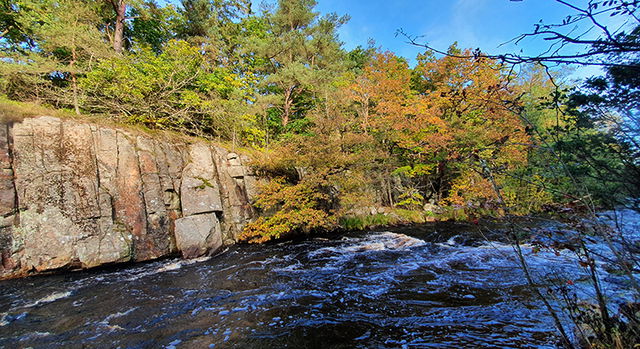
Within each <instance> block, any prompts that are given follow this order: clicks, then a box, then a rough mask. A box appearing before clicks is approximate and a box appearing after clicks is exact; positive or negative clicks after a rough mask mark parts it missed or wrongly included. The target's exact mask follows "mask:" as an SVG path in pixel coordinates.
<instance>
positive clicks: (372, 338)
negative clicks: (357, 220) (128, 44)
mask: <svg viewBox="0 0 640 349" xmlns="http://www.w3.org/2000/svg"><path fill="white" fill-rule="evenodd" d="M536 224H537V223H536ZM481 226H482V228H486V229H482V231H484V232H486V231H489V230H490V231H493V233H492V234H493V235H492V236H489V237H488V239H487V236H486V235H482V234H479V233H478V232H479V231H481V229H479V227H478V226H476V225H474V224H464V223H434V224H428V225H421V226H413V227H403V228H398V229H392V230H391V231H363V232H353V233H348V234H346V235H330V236H324V237H310V238H307V239H298V240H293V241H287V242H280V243H273V244H266V245H260V246H252V245H251V246H247V245H239V246H232V247H230V248H228V249H226V250H225V251H223V252H221V253H220V254H218V255H216V256H213V257H211V258H209V259H204V260H191V261H183V260H178V259H175V260H163V261H157V262H152V263H147V264H143V265H140V264H138V265H130V266H126V267H118V268H106V269H100V270H90V271H81V272H72V273H66V274H59V275H49V276H40V277H31V278H26V279H18V280H8V281H3V282H0V289H1V290H2V291H1V292H0V347H2V348H14V347H34V348H74V347H99V348H102V347H104V348H116V347H120V348H230V347H238V348H285V347H288V348H431V347H445V348H461V347H475V348H509V347H512V348H553V347H555V346H556V344H557V341H558V339H557V337H556V332H555V330H554V327H553V323H552V322H551V320H550V318H549V317H548V316H547V314H546V313H545V311H544V310H543V307H542V305H541V303H540V302H539V301H538V300H537V299H536V298H535V297H534V296H532V293H531V292H530V290H529V289H528V287H527V285H526V281H525V279H524V277H523V275H522V272H521V269H520V268H519V266H518V264H517V263H516V258H515V255H514V252H513V249H512V247H511V246H510V245H509V244H506V243H504V240H503V239H501V237H500V235H499V234H500V233H499V231H500V227H499V225H498V226H496V225H495V224H494V225H492V224H489V223H486V224H485V223H481ZM636 228H637V227H636ZM523 248H524V253H525V255H526V256H527V259H528V261H529V263H530V265H531V267H532V269H533V270H534V272H537V273H549V272H551V271H553V272H556V271H557V272H559V273H565V274H566V273H568V275H569V277H571V278H572V280H575V282H576V283H577V284H579V283H580V282H586V281H580V280H586V278H584V277H579V274H580V275H581V273H583V272H584V271H581V270H580V268H579V266H578V265H577V263H576V259H575V258H574V257H573V256H572V253H571V252H570V251H567V250H562V251H560V252H558V253H556V252H552V251H547V252H545V251H541V252H536V251H534V250H533V249H532V248H531V247H530V246H528V245H525V246H524V247H523ZM563 275H564V274H563ZM607 277H609V275H607ZM611 277H613V276H611ZM605 279H606V278H605ZM607 280H608V279H607ZM613 281H615V280H613ZM611 285H615V282H612V283H611ZM611 287H614V286H611Z"/></svg>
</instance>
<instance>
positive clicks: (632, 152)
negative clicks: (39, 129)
mask: <svg viewBox="0 0 640 349" xmlns="http://www.w3.org/2000/svg"><path fill="white" fill-rule="evenodd" d="M535 1H538V0H535ZM549 1H552V0H549ZM553 1H556V2H557V3H560V4H563V5H565V6H566V7H567V8H568V9H569V10H570V11H572V13H573V15H571V16H568V17H567V18H565V19H562V21H561V22H550V23H546V22H540V23H538V24H535V25H533V28H534V29H533V31H532V32H531V33H525V34H523V35H522V36H521V37H520V38H516V39H517V40H521V39H523V38H529V37H534V38H540V39H546V40H548V42H549V43H550V48H549V50H548V51H546V52H544V53H542V54H541V55H538V56H521V55H518V54H503V55H491V54H485V53H483V52H481V51H480V50H470V49H465V48H461V47H458V46H457V45H456V44H455V43H454V44H452V45H451V46H450V47H449V48H448V50H439V49H437V48H433V47H429V46H428V45H426V44H420V43H419V42H416V40H415V38H412V37H411V36H410V35H407V34H404V33H401V34H404V36H405V38H406V39H407V41H409V42H410V43H412V44H414V45H418V46H422V47H424V48H425V51H424V53H423V54H420V55H419V56H418V57H417V64H416V65H415V66H413V67H412V66H410V65H409V63H408V62H407V60H406V59H405V58H402V57H399V56H397V55H395V54H394V53H393V52H385V51H382V50H380V49H378V48H377V47H376V44H375V43H374V42H371V44H370V45H369V46H367V47H358V48H356V49H354V50H351V51H347V50H345V49H344V48H343V45H342V43H341V42H340V40H339V38H338V36H337V29H338V28H339V27H340V26H341V25H343V24H344V23H346V21H348V17H347V16H340V15H337V14H333V13H332V14H319V13H317V12H315V10H314V7H315V4H316V3H315V1H314V0H279V1H278V2H277V3H275V4H273V5H271V6H264V7H263V9H262V10H261V11H259V13H254V12H252V6H251V3H250V1H249V0H181V1H179V2H178V1H175V2H173V3H169V4H167V3H165V2H163V3H162V4H160V3H158V2H155V1H144V0H84V1H79V0H0V33H1V34H2V35H1V38H0V52H1V55H2V58H1V59H0V94H2V96H1V97H0V98H1V101H0V107H2V110H4V113H5V114H6V113H13V112H14V111H15V110H24V106H25V105H26V106H27V108H36V107H40V106H46V107H48V108H54V109H57V110H65V111H66V113H67V114H70V115H78V116H77V117H87V116H90V117H92V118H94V119H95V118H99V119H108V120H114V121H117V122H120V123H127V124H132V125H136V127H140V128H144V129H150V130H169V131H173V132H178V133H181V134H185V135H188V136H194V137H204V138H207V139H211V140H215V141H218V142H223V143H226V144H227V145H228V146H229V147H232V148H243V151H246V152H250V153H251V154H253V156H254V163H253V165H254V167H255V168H256V169H257V170H258V171H259V173H260V174H261V175H262V176H263V177H264V178H269V179H270V180H268V181H265V184H264V185H263V187H262V188H261V193H260V194H259V196H258V197H257V198H256V200H255V203H254V205H255V206H256V208H257V209H258V210H259V211H260V212H261V215H260V216H261V218H258V219H257V220H256V221H254V222H253V223H251V224H249V225H248V226H247V228H246V229H245V232H244V239H245V240H246V241H248V242H265V241H269V240H272V239H274V238H281V237H286V236H290V235H292V234H293V233H299V232H312V231H322V230H330V229H334V228H337V227H342V228H346V229H352V228H364V227H366V226H370V225H376V224H381V225H384V224H391V223H395V222H403V221H404V222H422V221H426V220H429V219H451V218H453V219H468V220H471V221H474V220H476V219H477V218H479V217H484V216H494V217H495V216H502V217H513V216H518V215H529V214H539V213H547V214H548V213H551V214H554V213H555V214H558V213H562V215H563V216H565V217H567V216H573V214H574V213H581V212H582V213H590V214H591V217H592V218H594V220H593V221H592V222H596V223H594V224H592V225H591V228H588V229H587V228H586V225H585V224H584V221H583V220H580V219H582V218H580V219H578V220H575V222H577V223H576V224H575V226H574V227H575V229H574V231H575V235H572V236H568V237H567V236H564V237H563V239H564V240H563V241H564V242H563V244H564V245H563V246H564V247H565V248H569V249H571V251H573V252H575V254H576V257H577V258H578V260H579V261H580V265H581V266H582V267H584V268H585V270H587V271H588V272H589V273H590V275H591V277H592V280H591V281H592V286H593V294H594V295H595V296H594V297H595V300H594V303H593V304H594V305H593V306H591V307H585V306H584V303H581V302H579V301H578V298H577V297H575V294H574V296H569V295H571V293H570V290H568V286H567V284H566V283H564V281H563V280H560V281H558V280H556V282H558V283H557V284H556V286H554V287H551V286H549V287H547V286H544V287H542V286H539V283H538V280H536V279H535V278H534V277H532V276H531V275H530V274H529V273H528V268H527V262H526V261H525V259H524V257H523V254H522V252H521V249H520V242H521V240H520V239H521V237H522V236H520V235H518V233H517V232H515V230H516V229H514V231H513V232H510V233H509V237H510V239H511V241H512V242H513V243H514V244H513V246H514V250H515V251H516V252H517V254H518V256H519V258H520V259H519V260H520V263H521V267H522V270H524V272H525V275H526V277H527V281H528V284H529V286H530V288H531V290H532V291H533V293H534V294H535V295H537V296H538V298H539V299H541V300H543V301H544V304H545V306H546V308H547V310H548V311H549V314H551V315H552V316H554V320H555V323H556V326H557V328H558V330H559V333H560V334H561V338H562V343H563V345H565V346H566V347H572V346H573V344H572V341H571V339H570V337H571V336H570V335H568V334H567V331H566V330H565V329H564V327H563V325H562V321H561V320H560V317H559V316H558V315H556V314H558V313H561V312H564V313H565V314H566V315H567V316H568V317H569V318H570V319H571V320H572V321H573V322H574V324H576V325H577V327H576V328H578V329H583V328H584V327H581V326H583V325H587V326H589V331H591V332H589V333H593V338H594V339H592V340H591V343H590V344H589V346H587V347H589V348H596V347H597V348H605V347H616V348H623V347H631V345H632V344H633V343H634V342H636V343H637V341H640V330H639V329H640V312H629V313H628V314H626V315H624V316H618V315H612V314H613V313H612V312H611V311H612V309H614V308H613V307H611V303H609V300H607V299H606V295H605V292H604V291H602V289H601V288H600V284H599V281H598V273H599V271H598V268H599V266H598V265H597V263H596V262H594V259H593V258H592V257H591V253H592V251H590V250H589V248H588V247H587V242H589V241H591V240H590V239H591V238H592V237H594V236H595V237H598V238H601V239H603V240H602V241H606V242H607V243H608V246H609V247H610V249H611V251H612V252H613V254H614V255H615V260H612V261H610V268H613V269H615V270H616V272H617V273H619V274H620V275H624V276H625V277H626V279H625V280H627V282H628V285H627V286H628V289H629V290H633V291H634V292H635V293H634V295H635V296H634V297H635V298H634V299H635V302H636V303H629V304H630V305H629V307H628V308H629V309H632V308H633V307H635V306H637V305H638V303H637V302H638V299H640V296H639V295H640V286H638V285H640V283H638V282H637V281H636V277H635V275H637V270H638V268H640V261H639V260H638V258H637V255H638V252H637V251H638V247H637V246H633V244H631V243H628V242H627V240H625V237H624V235H622V234H621V233H620V232H619V231H614V230H612V228H611V227H610V226H608V225H606V224H599V223H597V222H598V220H597V219H595V218H596V214H595V213H596V212H597V211H598V210H602V209H610V208H614V207H620V206H625V207H630V208H634V209H638V206H639V202H638V199H637V198H639V197H640V161H639V160H638V159H639V157H638V155H639V151H640V115H639V114H638V112H639V109H640V55H639V52H640V19H639V16H638V10H639V9H640V1H637V0H607V1H596V0H591V1H576V2H573V3H572V2H569V1H564V0H553ZM574 3H575V4H578V5H580V6H578V5H574ZM603 17H604V18H614V19H620V21H619V22H621V23H623V24H624V25H623V26H622V27H620V28H619V29H617V30H615V31H614V30H612V29H609V28H608V27H607V26H604V25H603V24H602V23H603V21H602V18H603ZM585 23H586V28H587V29H588V30H586V31H585V32H584V33H585V34H576V31H575V30H574V29H572V28H574V26H575V25H583V24H585ZM581 28H585V27H584V26H583V27H581ZM589 28H591V29H589ZM587 33H588V34H589V35H587ZM418 34H419V33H418ZM401 36H402V35H401ZM568 47H578V48H580V49H579V50H578V51H572V53H570V54H565V53H564V52H566V49H567V48H568ZM585 65H597V66H600V67H602V68H603V75H602V76H596V77H593V78H590V79H585V80H584V81H581V82H578V83H569V82H568V81H569V80H568V79H567V78H566V77H567V74H568V72H567V71H566V69H567V68H572V67H574V68H575V67H580V66H585ZM18 106H22V107H18ZM12 108H13V109H12ZM20 108H22V109H20ZM36 109H37V108H36ZM14 117H15V116H14ZM73 117H76V116H73ZM583 217H584V216H583ZM616 239H617V240H616ZM567 246H569V247H567ZM542 247H543V248H549V246H542ZM551 247H553V246H551ZM544 282H545V283H546V284H545V285H549V284H548V281H544ZM563 297H564V298H563ZM552 303H553V304H564V305H563V308H562V309H558V307H557V306H554V305H553V304H552ZM594 309H596V310H594ZM617 309H626V308H623V307H619V308H617ZM633 309H636V308H633ZM621 311H622V310H621ZM594 343H595V344H594ZM627 344H629V346H626V345H627Z"/></svg>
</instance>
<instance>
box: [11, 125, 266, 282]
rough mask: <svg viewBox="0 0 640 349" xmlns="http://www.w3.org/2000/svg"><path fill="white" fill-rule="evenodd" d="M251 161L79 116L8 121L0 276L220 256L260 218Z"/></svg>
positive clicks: (194, 143)
mask: <svg viewBox="0 0 640 349" xmlns="http://www.w3.org/2000/svg"><path fill="white" fill-rule="evenodd" d="M174 138H175V137H174ZM246 162H247V158H246V157H245V156H240V155H238V154H235V153H231V152H229V151H227V150H225V149H223V148H222V147H219V146H216V145H214V144H211V143H208V142H205V141H195V140H176V139H171V138H169V137H166V136H162V135H158V136H155V135H154V136H150V135H148V134H145V133H143V132H135V131H130V130H125V129H122V128H117V127H109V126H100V125H96V124H91V123H85V122H80V121H75V120H62V119H59V118H53V117H38V118H30V119H25V120H23V121H21V122H17V123H2V124H0V167H1V172H0V218H1V221H0V255H1V260H0V278H8V277H16V276H23V275H28V274H31V273H38V272H45V271H52V270H57V269H66V268H69V269H73V268H91V267H95V266H100V265H105V264H111V263H121V262H131V261H146V260H151V259H155V258H159V257H163V256H169V255H178V254H181V255H182V256H184V257H196V256H201V255H205V254H211V253H214V252H215V251H216V250H218V249H220V248H221V247H222V246H223V245H225V244H231V243H233V242H234V241H235V240H236V236H237V235H238V234H239V232H240V231H241V229H242V227H243V225H244V224H245V223H246V222H247V221H248V220H249V219H250V218H251V217H252V215H253V211H252V209H251V205H250V198H251V197H252V195H253V193H254V191H255V184H256V178H255V176H254V175H253V173H252V172H251V169H250V168H249V167H247V166H244V165H243V163H245V164H246Z"/></svg>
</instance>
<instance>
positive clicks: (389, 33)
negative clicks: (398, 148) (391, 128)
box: [317, 0, 619, 77]
mask: <svg viewBox="0 0 640 349" xmlns="http://www.w3.org/2000/svg"><path fill="white" fill-rule="evenodd" d="M317 1H318V5H317V10H318V11H319V12H320V13H322V14H324V13H329V12H336V13H338V14H348V15H349V16H350V17H351V20H350V21H349V22H348V23H347V24H346V25H344V26H343V27H342V28H340V30H339V35H340V39H341V40H342V41H343V42H344V43H345V48H347V49H351V48H354V47H356V46H358V45H363V46H366V44H367V40H368V39H369V38H372V39H374V40H375V42H376V45H378V46H380V47H381V48H382V49H383V50H391V51H393V52H395V53H396V54H398V55H401V56H403V57H406V58H407V59H408V60H409V62H411V63H413V62H415V57H416V54H417V53H419V52H421V51H422V49H421V48H418V47H415V46H412V45H409V44H407V43H406V39H405V38H404V37H401V36H396V32H397V30H398V29H402V30H404V31H405V32H406V33H408V34H411V35H422V36H423V37H422V38H421V39H420V40H422V41H424V42H427V43H429V44H430V45H431V46H433V47H436V48H439V49H442V50H446V49H447V47H449V45H451V44H452V43H453V42H456V41H457V42H458V44H459V47H461V48H473V49H475V48H480V49H481V50H482V51H483V52H487V53H500V52H516V53H517V52H520V50H522V52H523V53H525V54H530V55H535V54H537V53H540V52H542V51H544V50H545V49H546V48H547V47H548V42H545V41H543V40H540V39H537V40H532V39H527V40H524V41H523V42H521V43H520V44H519V45H517V46H516V45H513V44H508V45H504V46H502V47H501V46H500V45H501V44H503V43H505V42H507V41H509V40H511V39H512V38H514V37H516V36H518V35H519V34H522V33H526V32H529V31H531V30H532V29H533V26H534V24H535V23H538V21H540V20H541V19H542V20H544V22H545V23H558V22H561V21H562V19H563V18H565V17H566V16H567V15H569V14H572V13H573V12H572V11H571V9H569V8H567V7H566V6H564V5H562V4H560V3H558V2H556V1H554V0H522V1H509V0H421V1H416V0H395V1H388V0H387V1H385V0H366V1H361V0H346V1H345V0H317ZM571 2H572V3H574V4H580V5H584V4H585V3H586V2H587V1H586V0H573V1H571ZM603 20H604V21H606V22H608V23H607V24H609V25H611V26H613V25H614V24H615V23H612V22H611V20H609V19H608V18H604V19H603ZM618 26H619V23H618ZM616 29H617V27H616ZM597 72H598V69H597V68H593V67H592V68H581V69H578V71H575V72H574V74H573V75H574V76H575V77H581V76H586V75H591V74H593V73H597Z"/></svg>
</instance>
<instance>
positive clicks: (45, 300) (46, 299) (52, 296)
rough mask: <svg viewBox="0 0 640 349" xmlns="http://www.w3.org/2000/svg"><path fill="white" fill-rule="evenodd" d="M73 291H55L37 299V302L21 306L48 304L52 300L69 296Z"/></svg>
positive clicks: (29, 306) (31, 306)
mask: <svg viewBox="0 0 640 349" xmlns="http://www.w3.org/2000/svg"><path fill="white" fill-rule="evenodd" d="M72 293H73V292H72V291H63V292H54V293H51V294H49V295H47V296H45V297H42V298H40V299H38V300H36V301H35V302H31V303H28V304H25V305H23V306H21V307H20V308H33V307H37V306H39V305H42V304H47V303H51V302H55V301H57V300H60V299H63V298H67V297H69V296H71V294H72Z"/></svg>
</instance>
